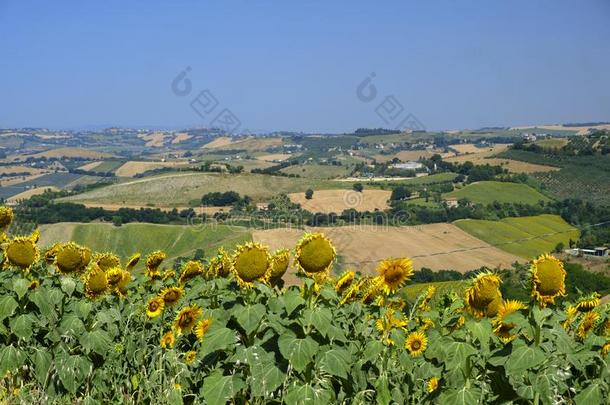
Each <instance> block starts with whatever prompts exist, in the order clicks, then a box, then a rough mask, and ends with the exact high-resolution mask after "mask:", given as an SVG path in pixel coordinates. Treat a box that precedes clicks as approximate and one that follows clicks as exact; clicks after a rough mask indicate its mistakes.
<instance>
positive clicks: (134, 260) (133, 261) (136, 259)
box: [125, 253, 142, 271]
mask: <svg viewBox="0 0 610 405" xmlns="http://www.w3.org/2000/svg"><path fill="white" fill-rule="evenodd" d="M140 257H142V255H141V254H140V253H134V254H133V255H132V256H131V257H130V258H129V260H127V264H126V265H125V269H126V270H128V271H131V270H132V269H133V268H134V267H136V265H137V264H138V262H139V261H140Z"/></svg>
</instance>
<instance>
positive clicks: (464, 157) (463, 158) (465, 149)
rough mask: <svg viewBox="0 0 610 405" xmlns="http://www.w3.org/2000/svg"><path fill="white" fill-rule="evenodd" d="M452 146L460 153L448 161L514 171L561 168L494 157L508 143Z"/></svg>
mask: <svg viewBox="0 0 610 405" xmlns="http://www.w3.org/2000/svg"><path fill="white" fill-rule="evenodd" d="M451 147H452V148H453V149H455V150H457V151H458V152H459V153H460V155H458V156H453V157H449V158H447V159H445V160H447V161H448V162H456V163H464V162H472V163H474V164H476V165H485V164H489V165H492V166H496V165H497V166H502V167H504V168H506V169H508V171H509V172H512V173H538V172H551V171H554V170H559V168H557V167H553V166H547V165H539V164H535V163H527V162H520V161H518V160H511V159H503V158H495V157H493V156H494V155H497V154H498V153H500V152H503V151H505V150H507V149H508V145H506V144H497V145H494V146H493V147H489V148H477V147H476V146H474V145H473V144H463V145H452V146H451Z"/></svg>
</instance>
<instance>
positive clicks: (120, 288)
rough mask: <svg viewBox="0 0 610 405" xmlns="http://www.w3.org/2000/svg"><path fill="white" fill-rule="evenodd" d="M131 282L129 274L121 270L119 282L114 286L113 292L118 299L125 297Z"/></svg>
mask: <svg viewBox="0 0 610 405" xmlns="http://www.w3.org/2000/svg"><path fill="white" fill-rule="evenodd" d="M130 281H131V273H130V272H129V271H128V270H121V281H119V283H118V284H117V286H116V290H115V292H116V293H117V294H118V295H119V296H120V297H126V296H127V292H128V286H129V282H130Z"/></svg>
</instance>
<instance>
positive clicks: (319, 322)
mask: <svg viewBox="0 0 610 405" xmlns="http://www.w3.org/2000/svg"><path fill="white" fill-rule="evenodd" d="M332 317H333V315H332V312H330V309H328V308H323V307H317V308H313V309H308V310H307V311H306V313H305V315H304V316H303V318H304V319H305V320H306V321H307V323H308V324H311V325H313V326H314V328H316V329H317V330H318V332H320V333H321V334H322V336H324V337H326V336H328V332H329V328H330V326H331V325H332Z"/></svg>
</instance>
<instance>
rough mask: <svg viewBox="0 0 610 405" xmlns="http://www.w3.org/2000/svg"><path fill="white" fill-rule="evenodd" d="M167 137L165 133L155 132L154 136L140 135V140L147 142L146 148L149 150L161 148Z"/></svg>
mask: <svg viewBox="0 0 610 405" xmlns="http://www.w3.org/2000/svg"><path fill="white" fill-rule="evenodd" d="M165 136H166V135H165V134H164V133H163V132H153V133H152V134H146V135H138V138H140V139H142V140H144V141H146V146H148V147H149V148H160V147H162V146H163V144H164V142H165Z"/></svg>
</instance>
